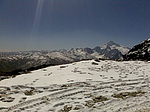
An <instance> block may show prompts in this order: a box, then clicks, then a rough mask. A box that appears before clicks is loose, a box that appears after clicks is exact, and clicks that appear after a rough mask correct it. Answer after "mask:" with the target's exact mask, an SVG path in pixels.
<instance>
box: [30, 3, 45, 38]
mask: <svg viewBox="0 0 150 112" xmlns="http://www.w3.org/2000/svg"><path fill="white" fill-rule="evenodd" d="M43 2H44V0H38V2H37V8H36V13H35V18H34V22H33V27H32V31H31V37H32V38H36V36H37V32H38V27H39V24H40V20H41V14H42V7H43Z"/></svg>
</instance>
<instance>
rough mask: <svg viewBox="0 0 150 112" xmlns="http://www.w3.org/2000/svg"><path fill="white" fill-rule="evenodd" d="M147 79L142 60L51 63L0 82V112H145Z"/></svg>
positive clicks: (149, 107) (149, 104)
mask: <svg viewBox="0 0 150 112" xmlns="http://www.w3.org/2000/svg"><path fill="white" fill-rule="evenodd" d="M149 78H150V62H142V61H123V62H117V61H110V60H104V61H101V60H100V62H97V61H94V60H90V61H81V62H75V63H71V64H66V65H59V66H51V67H47V68H44V69H39V70H35V71H32V72H31V73H28V74H23V75H20V76H16V77H15V78H11V79H5V80H2V81H0V112H8V111H9V112H139V111H144V110H146V112H148V111H150V94H149V93H150V88H149V84H150V81H149ZM141 91H142V92H141ZM125 92H126V93H125ZM119 93H124V96H123V97H122V98H121V97H114V95H117V94H119ZM127 93H136V95H126V94H127Z"/></svg>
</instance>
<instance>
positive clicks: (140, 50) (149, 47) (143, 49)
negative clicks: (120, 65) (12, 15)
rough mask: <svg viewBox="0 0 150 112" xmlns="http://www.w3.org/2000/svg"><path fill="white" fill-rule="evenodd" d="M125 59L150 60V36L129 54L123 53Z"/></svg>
mask: <svg viewBox="0 0 150 112" xmlns="http://www.w3.org/2000/svg"><path fill="white" fill-rule="evenodd" d="M123 60H127V61H128V60H145V61H150V38H149V39H147V40H145V41H143V42H141V43H140V44H138V45H135V46H134V47H133V48H132V49H131V50H130V51H129V52H128V53H127V54H125V55H123Z"/></svg>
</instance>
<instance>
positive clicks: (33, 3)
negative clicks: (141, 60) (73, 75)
mask: <svg viewBox="0 0 150 112" xmlns="http://www.w3.org/2000/svg"><path fill="white" fill-rule="evenodd" d="M149 7H150V1H149V0H0V51H7V50H9V51H22V50H56V49H69V48H72V47H92V48H93V47H95V46H98V45H99V46H101V45H104V44H105V43H107V42H108V41H110V40H112V41H114V42H116V43H119V44H121V45H123V46H127V47H132V46H134V45H136V44H138V43H139V42H141V41H143V40H145V39H147V38H149V37H150V8H149Z"/></svg>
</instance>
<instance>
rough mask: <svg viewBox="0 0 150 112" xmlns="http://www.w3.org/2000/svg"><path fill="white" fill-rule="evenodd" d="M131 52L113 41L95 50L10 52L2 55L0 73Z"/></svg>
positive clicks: (111, 56) (119, 55)
mask: <svg viewBox="0 0 150 112" xmlns="http://www.w3.org/2000/svg"><path fill="white" fill-rule="evenodd" d="M128 51H129V48H127V47H123V46H121V45H119V44H117V43H115V42H113V41H110V42H108V43H107V44H105V45H104V46H102V47H100V46H97V47H95V48H71V49H69V50H65V49H62V50H55V51H43V50H42V51H26V52H8V53H1V55H0V72H10V71H13V70H16V69H23V70H25V69H29V68H31V67H37V66H41V65H55V64H64V63H69V62H74V61H80V60H84V59H94V58H103V59H112V60H114V59H118V58H120V57H121V56H122V54H125V53H127V52H128Z"/></svg>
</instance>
